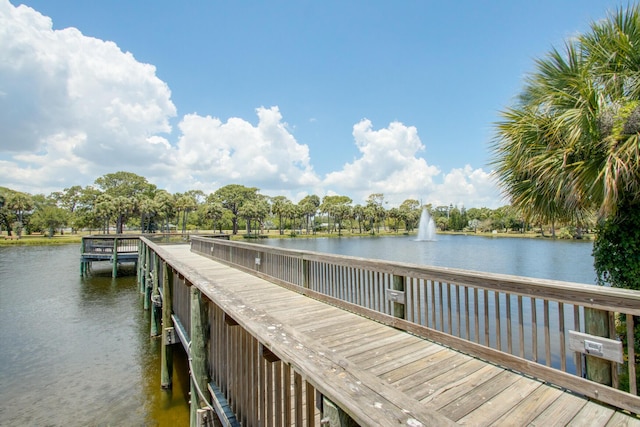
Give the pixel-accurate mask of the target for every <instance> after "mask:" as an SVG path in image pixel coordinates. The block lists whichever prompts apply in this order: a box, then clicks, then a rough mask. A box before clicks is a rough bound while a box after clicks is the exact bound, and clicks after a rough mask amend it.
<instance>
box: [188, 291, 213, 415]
mask: <svg viewBox="0 0 640 427" xmlns="http://www.w3.org/2000/svg"><path fill="white" fill-rule="evenodd" d="M189 293H190V298H191V314H190V316H191V331H190V336H191V345H190V348H189V351H190V358H191V363H190V368H191V386H190V393H191V405H190V420H191V423H190V425H191V427H196V425H197V419H198V409H200V408H202V406H204V404H205V402H204V401H203V398H204V393H205V392H206V391H207V384H208V383H209V375H208V373H207V335H206V330H207V329H208V328H207V319H208V315H207V306H206V303H204V302H203V301H202V293H201V292H200V289H198V288H197V287H195V286H193V285H192V286H191V287H190V288H189Z"/></svg>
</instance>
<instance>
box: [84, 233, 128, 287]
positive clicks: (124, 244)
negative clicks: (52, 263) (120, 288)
mask: <svg viewBox="0 0 640 427" xmlns="http://www.w3.org/2000/svg"><path fill="white" fill-rule="evenodd" d="M139 241H140V239H139V237H138V236H135V235H125V234H111V235H109V234H96V235H90V236H83V237H82V244H81V246H80V275H81V276H86V275H87V274H88V273H89V272H90V271H91V265H92V263H93V262H109V263H110V264H111V271H112V277H117V276H118V265H119V264H123V263H131V264H134V265H135V264H137V262H138V250H139Z"/></svg>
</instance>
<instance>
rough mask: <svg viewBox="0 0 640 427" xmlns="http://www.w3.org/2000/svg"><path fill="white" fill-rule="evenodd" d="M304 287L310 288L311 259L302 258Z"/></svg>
mask: <svg viewBox="0 0 640 427" xmlns="http://www.w3.org/2000/svg"><path fill="white" fill-rule="evenodd" d="M302 287H303V288H307V289H308V288H309V260H306V259H304V258H302Z"/></svg>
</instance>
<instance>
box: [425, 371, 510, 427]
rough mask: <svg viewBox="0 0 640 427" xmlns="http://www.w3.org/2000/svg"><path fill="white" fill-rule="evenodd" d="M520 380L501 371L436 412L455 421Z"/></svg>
mask: <svg viewBox="0 0 640 427" xmlns="http://www.w3.org/2000/svg"><path fill="white" fill-rule="evenodd" d="M521 378H522V377H520V376H518V375H516V374H514V373H512V372H509V371H503V372H501V373H499V374H498V375H495V376H494V377H492V378H490V379H488V380H487V381H484V382H483V383H482V384H477V385H476V386H475V387H473V388H472V389H471V390H468V391H467V393H465V394H463V395H462V396H460V397H458V398H456V399H455V400H454V401H452V402H449V403H448V404H446V405H445V406H443V407H442V408H441V409H440V410H439V411H438V412H439V413H441V414H444V415H445V416H446V417H447V418H450V419H452V420H455V421H457V420H459V419H460V418H462V417H464V416H465V415H467V414H468V413H469V412H471V411H473V410H475V409H476V408H478V407H479V406H481V405H483V404H484V403H485V402H487V401H488V400H490V399H491V398H493V397H494V396H495V395H496V394H498V393H500V392H501V391H502V390H504V389H505V388H507V387H509V386H510V385H511V384H513V383H514V382H516V381H518V380H519V379H521ZM432 403H434V402H432Z"/></svg>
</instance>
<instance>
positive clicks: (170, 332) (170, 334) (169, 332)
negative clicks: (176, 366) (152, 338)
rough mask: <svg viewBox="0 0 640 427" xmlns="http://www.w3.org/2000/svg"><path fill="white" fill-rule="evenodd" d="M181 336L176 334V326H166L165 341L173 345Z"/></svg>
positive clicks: (166, 343)
mask: <svg viewBox="0 0 640 427" xmlns="http://www.w3.org/2000/svg"><path fill="white" fill-rule="evenodd" d="M178 340H179V338H178V337H177V336H176V330H175V328H164V343H165V345H171V344H175V343H177V342H178Z"/></svg>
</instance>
